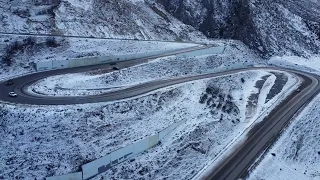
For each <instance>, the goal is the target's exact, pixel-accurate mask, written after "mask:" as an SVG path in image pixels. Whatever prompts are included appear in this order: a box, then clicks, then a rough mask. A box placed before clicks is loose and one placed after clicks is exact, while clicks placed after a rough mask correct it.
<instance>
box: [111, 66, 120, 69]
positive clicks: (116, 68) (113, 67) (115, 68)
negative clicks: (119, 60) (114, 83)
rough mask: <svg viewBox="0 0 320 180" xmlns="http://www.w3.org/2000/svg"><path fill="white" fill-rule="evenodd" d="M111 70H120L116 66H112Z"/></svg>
mask: <svg viewBox="0 0 320 180" xmlns="http://www.w3.org/2000/svg"><path fill="white" fill-rule="evenodd" d="M112 69H113V70H120V69H119V68H118V67H116V66H114V67H113V68H112Z"/></svg>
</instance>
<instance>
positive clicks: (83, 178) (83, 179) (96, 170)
mask: <svg viewBox="0 0 320 180" xmlns="http://www.w3.org/2000/svg"><path fill="white" fill-rule="evenodd" d="M183 122H184V121H180V122H177V123H174V124H173V125H171V126H169V127H167V128H165V129H164V130H162V131H160V132H158V133H156V134H155V135H152V136H150V137H147V138H145V139H142V140H139V141H137V142H135V143H134V144H130V145H128V146H126V147H124V148H120V149H118V150H115V151H113V152H111V153H110V154H108V155H106V156H104V157H102V158H99V159H97V160H94V161H92V162H90V163H87V164H85V165H83V166H82V172H78V173H74V174H69V175H64V176H55V177H48V178H46V180H87V179H91V178H93V177H94V176H96V175H98V174H101V173H103V172H106V171H107V170H109V169H110V168H111V167H112V166H114V165H116V164H119V163H121V162H123V161H126V160H128V159H130V158H132V157H134V156H136V155H138V154H140V153H142V152H144V151H146V150H148V149H150V148H152V147H154V146H156V145H157V144H159V143H160V141H161V140H163V139H164V138H165V136H167V135H168V134H169V133H171V132H172V131H173V130H174V129H175V128H177V127H178V126H179V125H181V124H182V123H183Z"/></svg>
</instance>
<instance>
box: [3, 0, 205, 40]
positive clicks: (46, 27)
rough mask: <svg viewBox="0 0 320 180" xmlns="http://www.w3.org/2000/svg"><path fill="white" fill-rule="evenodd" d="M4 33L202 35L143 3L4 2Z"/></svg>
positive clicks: (136, 0)
mask: <svg viewBox="0 0 320 180" xmlns="http://www.w3.org/2000/svg"><path fill="white" fill-rule="evenodd" d="M0 11H1V12H3V13H2V15H0V19H1V21H0V25H1V26H0V31H3V32H14V33H18V32H25V33H50V34H58V35H61V34H63V35H77V36H94V37H112V38H132V39H133V38H137V39H157V40H191V39H192V40H196V39H198V38H202V39H203V38H205V37H204V36H203V35H202V33H200V32H199V31H197V30H195V29H194V28H193V27H191V26H189V25H185V24H183V23H182V22H180V21H178V20H177V19H175V18H173V17H172V16H171V15H170V14H169V13H166V11H165V10H162V9H159V8H157V7H156V6H154V5H152V4H148V3H146V2H144V1H143V0H130V1H128V0H108V1H105V0H86V1H84V0H49V1H33V0H25V1H24V3H21V1H18V0H12V1H11V0H1V1H0Z"/></svg>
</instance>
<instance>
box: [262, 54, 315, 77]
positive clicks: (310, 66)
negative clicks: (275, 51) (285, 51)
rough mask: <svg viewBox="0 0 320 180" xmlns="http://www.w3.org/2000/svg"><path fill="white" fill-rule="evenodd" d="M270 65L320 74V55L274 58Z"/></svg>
mask: <svg viewBox="0 0 320 180" xmlns="http://www.w3.org/2000/svg"><path fill="white" fill-rule="evenodd" d="M268 63H269V64H271V65H276V66H280V67H286V68H291V69H297V70H300V71H301V70H303V71H306V72H311V73H315V74H320V55H309V56H308V57H298V56H281V57H279V56H276V57H272V58H271V59H270V60H269V61H268Z"/></svg>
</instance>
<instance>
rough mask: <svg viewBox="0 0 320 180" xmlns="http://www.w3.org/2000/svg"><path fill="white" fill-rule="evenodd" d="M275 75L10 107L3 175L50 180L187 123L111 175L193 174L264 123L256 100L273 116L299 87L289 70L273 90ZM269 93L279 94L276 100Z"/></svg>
mask: <svg viewBox="0 0 320 180" xmlns="http://www.w3.org/2000/svg"><path fill="white" fill-rule="evenodd" d="M274 73H275V72H264V71H249V72H243V73H239V74H234V75H230V76H224V77H220V78H215V79H205V80H199V81H195V82H190V83H185V84H180V85H177V86H173V87H170V88H164V89H160V90H157V91H154V92H151V93H148V94H145V95H142V96H139V97H135V98H131V99H127V100H123V101H119V102H109V103H98V104H90V105H70V106H27V105H7V104H2V105H1V106H0V114H1V119H2V121H0V130H1V131H0V136H1V137H3V138H2V141H1V142H0V148H1V149H2V151H0V162H1V163H0V176H1V177H2V178H3V179H34V178H37V179H42V178H44V177H46V176H53V175H63V174H67V173H71V172H76V171H78V170H79V168H80V166H81V165H83V164H85V163H87V162H90V161H92V160H95V159H96V158H100V157H102V156H105V155H106V154H108V153H109V152H111V151H113V150H116V149H118V148H120V147H124V146H126V145H129V144H132V143H133V142H135V141H137V140H139V139H141V138H144V137H146V136H149V135H152V134H154V133H155V132H157V131H160V130H162V129H164V128H166V127H167V126H169V125H170V124H173V123H175V122H178V121H181V120H184V121H185V122H184V123H183V125H181V126H180V127H179V128H178V129H177V130H176V131H174V133H172V134H171V135H170V136H168V140H167V141H165V142H164V143H163V144H161V145H160V146H157V147H156V148H154V149H152V150H151V151H150V152H148V153H145V154H143V155H141V156H138V157H136V158H135V159H133V160H131V161H128V162H125V163H124V164H120V165H118V166H115V167H114V168H113V169H111V170H110V171H108V172H107V174H105V175H107V176H108V177H111V176H113V177H115V178H117V179H118V178H120V179H128V178H129V179H138V178H140V177H141V178H143V177H144V178H147V179H162V178H163V177H168V178H169V179H185V178H190V177H192V176H193V175H195V173H197V172H198V171H199V170H200V169H201V168H202V167H203V166H205V165H206V164H207V163H209V162H210V160H211V159H213V158H214V157H215V156H217V155H218V154H219V153H220V152H221V151H223V150H224V148H225V147H226V146H227V145H228V144H229V143H230V142H231V141H233V139H235V138H237V137H238V136H239V135H241V134H242V133H243V130H244V129H246V128H248V127H249V126H251V125H252V123H254V122H255V121H256V118H250V117H251V116H247V114H246V113H245V112H246V111H247V107H250V102H252V103H254V104H255V105H257V107H256V109H257V110H256V111H255V116H256V117H259V116H261V115H262V116H265V115H267V114H266V113H264V111H265V110H266V108H268V107H269V106H270V105H275V104H277V103H279V100H281V98H282V95H284V93H287V92H290V91H291V90H292V88H294V87H293V86H292V85H297V84H299V83H297V81H296V78H295V77H294V76H291V75H289V74H286V73H285V74H284V76H285V77H286V78H285V79H286V81H285V82H286V83H285V84H282V91H281V92H278V93H276V94H275V93H272V87H273V86H274V85H275V84H274V83H276V82H277V81H275V78H276V76H275V75H274ZM241 78H242V79H243V80H241ZM263 79H264V80H263ZM260 81H262V84H261V82H260ZM226 82H227V83H226ZM259 82H260V83H259ZM262 85H263V86H262ZM278 85H279V84H278ZM278 85H277V86H278ZM267 94H272V97H271V100H269V101H267V100H266V99H267ZM251 109H252V108H250V110H251ZM173 169H175V170H174V171H173ZM191 169H193V171H192V170H191ZM128 172H129V173H128ZM131 172H135V173H131Z"/></svg>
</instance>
